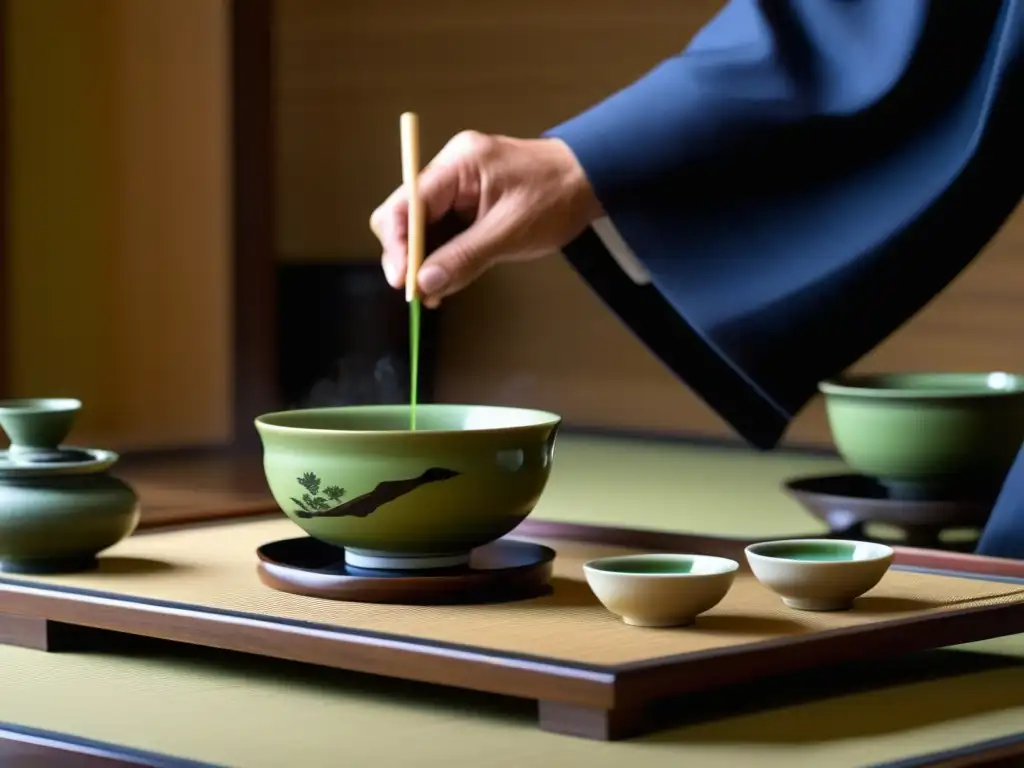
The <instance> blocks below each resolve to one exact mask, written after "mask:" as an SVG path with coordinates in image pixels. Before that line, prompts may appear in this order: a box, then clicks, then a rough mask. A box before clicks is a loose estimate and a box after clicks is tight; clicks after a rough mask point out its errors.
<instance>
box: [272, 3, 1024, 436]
mask: <svg viewBox="0 0 1024 768" xmlns="http://www.w3.org/2000/svg"><path fill="white" fill-rule="evenodd" d="M719 5H720V3H719V2H718V1H717V0H701V1H700V2H696V1H691V2H677V0H649V2H645V3H639V4H638V3H635V2H629V0H561V2H557V3H550V2H546V1H545V0H515V1H513V0H492V1H491V2H488V3H470V2H467V0H442V1H440V2H435V3H429V4H424V3H419V2H413V1H412V0H392V1H391V2H388V3H386V4H371V3H364V4H357V3H338V2H335V0H278V30H277V51H278V84H279V85H278V88H279V90H278V94H279V96H278V99H279V101H278V126H277V127H278V136H279V149H278V156H277V163H278V173H279V177H280V181H279V183H280V187H279V191H278V192H279V208H278V224H279V230H278V231H279V237H278V243H277V246H278V251H279V254H280V255H281V258H282V259H284V260H286V261H287V260H289V259H309V258H326V259H338V258H376V256H377V249H376V246H375V241H374V240H373V238H372V236H371V235H370V233H369V231H368V230H367V226H366V221H367V217H368V216H369V214H370V211H371V210H372V208H373V206H374V205H376V204H377V202H379V200H381V199H382V198H383V197H384V195H386V194H387V193H388V192H389V191H390V190H391V189H392V188H393V187H394V186H395V185H396V184H397V182H398V179H399V162H398V140H397V116H398V114H399V113H400V112H401V111H403V110H405V109H413V110H417V111H419V112H420V113H421V115H422V119H423V129H424V152H425V153H427V154H429V153H431V152H433V151H435V150H436V149H438V148H439V147H440V145H441V143H442V142H443V141H444V140H445V139H446V138H447V137H448V136H450V135H451V134H453V133H455V132H457V131H458V130H460V129H463V128H477V129H480V130H485V131H495V132H503V133H508V134H513V135H533V134H536V133H538V132H539V131H541V130H543V129H544V128H546V127H548V126H550V125H552V124H556V123H557V122H559V121H560V120H562V119H564V118H566V117H568V116H570V115H572V114H573V113H575V112H577V111H579V110H580V109H582V108H584V107H586V106H587V105H588V104H590V103H592V102H594V101H596V100H598V99H600V98H601V97H602V96H604V95H606V94H607V93H609V92H611V91H613V90H615V89H616V88H618V87H621V86H623V85H626V84H628V83H629V82H630V81H631V80H632V79H634V78H635V77H636V76H638V75H640V74H642V73H643V72H644V71H645V70H647V69H648V68H649V67H651V66H653V65H654V64H656V63H657V62H658V61H659V60H660V59H662V58H664V57H666V56H669V55H671V54H673V53H674V52H676V51H678V50H679V49H680V48H681V47H683V45H684V44H685V42H686V40H687V39H688V38H689V36H690V35H691V34H692V33H693V32H695V31H696V30H697V29H698V28H699V27H700V26H701V25H702V24H703V23H704V22H705V20H706V19H708V18H709V17H710V16H711V14H712V13H713V12H714V10H715V9H716V8H717V7H718V6H719ZM1022 250H1024V213H1020V212H1019V213H1018V214H1017V216H1016V217H1015V218H1014V220H1013V221H1012V222H1011V223H1010V224H1009V225H1008V226H1007V227H1006V229H1005V231H1004V232H1003V233H1002V234H1001V235H1000V237H999V238H998V239H997V240H996V241H995V242H994V243H993V244H992V246H991V247H990V248H989V249H988V252H987V253H986V254H985V256H984V257H983V258H982V259H980V260H979V261H978V262H977V263H976V264H975V265H974V266H973V267H972V268H971V269H970V270H969V271H968V272H967V273H966V274H965V275H964V276H963V277H962V278H961V279H960V280H959V281H958V282H957V283H956V284H955V285H954V286H953V287H952V288H951V289H950V290H949V291H947V292H946V293H945V294H944V295H943V296H942V297H940V298H939V299H938V300H936V301H935V302H934V303H933V304H932V305H931V306H930V307H929V308H927V309H926V310H925V311H924V312H923V313H922V314H921V315H920V316H919V317H917V318H915V319H914V320H913V321H912V322H911V323H909V324H908V325H907V326H906V327H905V328H904V329H902V330H901V331H900V332H898V333H897V334H896V335H895V336H894V337H893V338H892V339H890V340H889V341H888V342H887V343H885V344H884V345H883V346H882V347H881V348H880V349H878V350H876V351H875V352H874V353H873V354H872V355H871V356H869V358H867V359H866V360H864V361H862V362H861V364H860V365H859V366H858V367H859V368H865V369H911V368H944V369H960V370H967V369H979V368H981V369H990V368H1020V369H1024V334H1020V333H1017V332H1015V328H1016V327H1018V325H1017V324H1019V323H1020V322H1021V321H1022V317H1021V313H1024V309H1020V307H1021V306H1022V305H1024V253H1021V251H1022ZM438 399H442V400H448V401H473V402H503V403H514V404H520V405H532V406H538V407H546V408H552V409H554V410H557V411H559V412H561V413H562V414H564V415H565V416H566V418H567V419H568V420H569V421H570V422H574V423H577V424H586V425H590V426H605V427H616V428H626V429H638V430H664V431H669V432H695V433H702V434H707V435H714V436H725V435H728V431H727V430H726V428H725V427H724V426H723V425H722V423H721V422H720V421H719V420H718V418H717V417H716V416H715V415H714V414H712V413H711V412H710V411H708V409H707V408H705V407H704V406H703V405H702V404H701V403H700V402H699V401H698V400H697V399H696V398H695V397H694V396H693V395H691V394H690V393H689V392H688V390H686V388H685V387H683V386H681V385H680V384H679V383H678V382H677V381H676V380H675V379H674V378H673V377H672V376H671V375H670V374H669V373H667V372H666V371H665V370H664V368H663V367H662V366H661V364H660V363H659V362H658V361H657V360H656V359H655V358H653V357H652V356H651V355H650V354H649V353H648V352H647V351H646V350H645V349H644V348H643V347H642V346H641V345H640V344H639V343H638V342H636V341H635V340H634V339H633V338H632V336H631V335H630V333H629V332H628V331H626V330H625V329H623V328H622V327H621V326H620V325H619V323H618V322H617V320H616V319H615V318H614V317H612V316H611V315H610V314H609V313H608V312H607V311H606V310H605V309H604V308H603V306H602V305H601V303H600V302H599V301H598V300H597V299H596V298H595V297H594V296H593V295H592V294H591V293H590V292H589V289H588V288H587V287H586V286H585V285H583V284H582V283H581V282H580V281H579V279H578V278H577V277H576V276H575V274H574V273H573V272H572V271H571V270H570V269H569V267H568V266H566V265H565V264H564V263H562V262H561V261H559V260H558V259H556V258H552V259H549V260H546V261H543V262H539V263H536V264H532V265H527V266H512V267H502V268H499V269H497V270H495V271H494V272H493V273H492V274H490V275H489V276H487V277H486V278H485V279H484V280H482V281H481V282H480V283H479V284H478V285H476V286H474V287H472V288H471V289H469V290H468V291H467V292H465V294H463V295H461V296H459V297H457V298H456V299H453V300H452V301H451V302H450V303H449V304H448V305H447V307H446V316H445V318H444V322H443V344H442V360H441V378H440V381H439V393H438ZM790 439H791V440H793V441H796V442H819V443H820V442H827V441H828V432H827V427H826V426H825V423H824V420H823V417H822V413H821V410H820V407H819V405H818V404H814V405H812V406H811V407H810V408H808V410H807V412H806V413H805V414H802V415H801V417H800V418H799V419H798V421H797V423H796V424H795V425H794V427H793V429H792V430H791V433H790Z"/></svg>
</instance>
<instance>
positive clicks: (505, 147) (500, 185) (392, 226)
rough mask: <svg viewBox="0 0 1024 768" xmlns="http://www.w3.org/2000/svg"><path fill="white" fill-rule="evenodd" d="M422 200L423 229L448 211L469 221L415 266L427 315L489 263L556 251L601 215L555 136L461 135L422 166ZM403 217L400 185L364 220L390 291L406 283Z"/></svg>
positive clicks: (405, 205) (577, 167)
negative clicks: (378, 246) (376, 245)
mask: <svg viewBox="0 0 1024 768" xmlns="http://www.w3.org/2000/svg"><path fill="white" fill-rule="evenodd" d="M420 196H421V197H422V198H423V205H424V208H425V215H426V220H427V224H428V227H429V225H430V224H431V223H432V222H438V221H440V220H442V219H443V218H445V217H448V216H451V215H452V214H454V215H456V216H458V217H459V218H460V219H462V220H463V221H464V222H466V223H467V224H468V226H467V228H466V229H464V230H463V231H462V232H460V233H459V234H457V235H455V236H454V237H453V238H452V239H450V240H449V241H448V242H446V243H444V244H442V245H440V246H439V247H438V248H437V249H436V250H434V251H433V252H432V253H430V254H428V255H427V256H426V259H425V260H424V262H423V264H422V265H421V266H420V269H419V272H418V277H417V288H418V289H419V293H420V297H421V299H422V300H423V303H424V305H425V306H427V307H431V308H433V307H437V306H438V304H440V302H441V300H442V299H443V298H445V297H446V296H450V295H452V294H453V293H455V292H457V291H460V290H462V289H463V288H465V287H466V286H467V285H469V284H470V283H472V282H473V281H474V280H476V279H477V278H478V277H480V275H482V274H483V273H484V272H485V271H486V270H487V269H488V268H490V267H491V266H493V265H494V264H497V263H499V262H505V261H526V260H530V259H536V258H539V257H541V256H545V255H548V254H550V253H553V252H555V251H557V250H558V249H560V248H561V247H562V246H564V245H565V244H567V243H568V242H570V241H571V240H573V239H574V238H575V237H576V236H577V235H579V234H580V233H581V232H582V231H583V230H584V229H585V228H586V227H587V226H588V225H589V224H590V223H591V222H593V221H594V220H595V219H598V218H600V217H601V216H602V215H603V213H602V210H601V205H600V203H599V202H598V201H597V199H596V197H595V196H594V192H593V190H592V189H591V187H590V183H589V182H588V181H587V177H586V174H585V173H584V172H583V169H582V168H581V167H580V164H579V163H578V162H577V161H576V157H575V155H573V153H572V150H570V149H569V147H568V146H567V145H566V144H564V143H563V142H562V141H560V140H558V139H514V138H509V137H506V136H488V135H485V134H480V133H475V132H472V131H467V132H464V133H460V134H458V135H457V136H455V138H453V139H452V140H451V141H449V142H448V144H447V145H446V146H445V147H444V149H442V150H441V151H440V152H439V153H438V154H437V156H436V157H435V158H434V159H433V160H432V161H431V162H430V164H429V165H428V166H427V167H426V168H424V169H423V172H422V173H421V174H420ZM408 210H409V208H408V199H407V197H406V195H405V190H404V189H403V188H399V189H397V190H395V192H393V193H392V194H391V196H390V197H389V198H388V199H387V200H385V201H384V203H382V204H381V206H380V207H379V208H377V210H376V211H374V212H373V216H371V217H370V228H371V229H372V230H373V231H374V233H375V234H376V235H377V238H378V239H379V240H380V243H381V246H382V247H383V249H384V253H383V255H382V256H381V266H382V267H383V269H384V274H385V276H386V277H387V280H388V283H390V284H391V285H392V286H393V287H394V288H401V287H402V286H403V285H404V284H405V270H406V256H407V254H406V251H407V247H408V246H407V242H406V232H407V225H408V219H407V217H408Z"/></svg>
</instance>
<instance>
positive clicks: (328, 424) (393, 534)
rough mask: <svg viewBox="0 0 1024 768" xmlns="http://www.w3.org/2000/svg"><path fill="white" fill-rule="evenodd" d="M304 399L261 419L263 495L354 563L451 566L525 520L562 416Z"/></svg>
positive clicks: (537, 493)
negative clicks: (334, 404) (312, 403)
mask: <svg viewBox="0 0 1024 768" xmlns="http://www.w3.org/2000/svg"><path fill="white" fill-rule="evenodd" d="M416 419H417V429H416V430H415V431H410V430H409V407H408V406H404V405H371V406H352V407H340V408H311V409H304V410H295V411H282V412H279V413H270V414H265V415H263V416H260V417H259V418H257V419H256V429H257V431H258V432H259V435H260V439H261V440H262V442H263V467H264V470H265V473H266V477H267V483H268V485H269V486H270V491H271V493H272V494H273V496H274V499H275V500H276V501H277V503H278V504H279V505H280V507H281V509H282V510H283V511H284V513H285V514H286V515H288V517H289V518H290V519H291V520H292V521H293V522H295V524H296V525H298V526H299V527H300V528H302V529H303V530H304V531H305V532H306V533H308V534H309V535H310V536H312V537H314V538H316V539H319V540H320V541H324V542H326V543H328V544H332V545H335V546H338V547H343V548H344V549H345V559H346V563H347V564H348V565H350V566H353V567H359V568H374V569H387V570H417V569H429V568H447V567H453V566H459V565H463V564H465V563H467V562H468V561H469V554H470V552H471V550H473V549H475V548H476V547H480V546H483V545H484V544H488V543H490V542H492V541H494V540H495V539H498V538H501V537H502V536H504V535H505V534H506V533H508V532H509V531H511V530H512V529H513V528H515V527H516V526H517V525H519V523H521V522H522V521H523V520H524V519H526V517H527V515H529V514H530V512H531V511H533V508H534V506H535V505H536V504H537V501H538V500H539V499H540V496H541V493H542V492H543V490H544V487H545V485H546V484H547V481H548V477H549V476H550V474H551V462H552V458H553V455H554V445H555V437H556V434H557V432H558V428H559V425H560V423H561V417H559V416H557V415H555V414H553V413H547V412H545V411H535V410H529V409H522V408H505V407H497V406H478V405H433V404H428V405H419V406H417V409H416Z"/></svg>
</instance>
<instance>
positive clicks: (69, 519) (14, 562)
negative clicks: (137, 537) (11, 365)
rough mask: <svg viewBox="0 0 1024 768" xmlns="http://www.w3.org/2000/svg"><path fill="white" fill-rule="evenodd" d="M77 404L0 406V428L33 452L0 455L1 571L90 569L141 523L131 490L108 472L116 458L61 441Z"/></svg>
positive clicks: (48, 402) (4, 403)
mask: <svg viewBox="0 0 1024 768" xmlns="http://www.w3.org/2000/svg"><path fill="white" fill-rule="evenodd" d="M69 403H70V404H71V405H69ZM79 406H80V403H77V401H69V400H66V399H61V400H45V399H41V400H31V401H29V400H18V401H0V424H2V425H3V426H4V428H5V429H8V428H10V431H11V433H13V436H16V439H18V440H19V442H18V443H16V444H15V445H19V446H22V447H26V445H27V446H28V447H29V448H30V449H31V450H26V451H20V452H19V451H13V450H10V451H3V452H0V572H3V573H25V574H42V573H66V572H72V571H79V570H84V569H88V568H91V567H94V566H95V565H96V556H97V554H99V553H100V552H102V551H104V550H106V549H108V548H110V547H111V546H113V545H114V544H116V543H117V542H119V541H121V540H122V539H124V538H125V537H127V536H129V535H131V533H132V532H133V531H134V530H135V527H136V526H137V525H138V522H139V505H138V498H137V496H136V494H135V492H134V491H133V490H132V488H131V487H130V486H129V485H127V484H126V483H124V482H123V481H121V480H119V479H118V478H116V477H113V476H112V475H110V474H108V470H109V469H110V468H111V467H112V466H113V465H114V464H115V463H116V461H117V459H118V456H117V454H116V453H113V452H112V451H103V450H96V449H80V448H68V447H63V446H60V444H59V442H60V441H61V440H63V439H64V437H65V436H66V434H67V432H68V431H69V430H70V428H71V426H72V423H73V419H74V413H75V412H77V410H78V407H79ZM69 411H70V415H69V413H68V412H69ZM57 413H59V414H60V416H59V417H56V416H54V414H57ZM36 415H38V417H39V419H40V423H39V425H38V426H37V425H34V424H33V423H32V420H33V417H34V416H36ZM12 420H13V423H14V424H16V426H15V427H14V428H11V424H12ZM58 423H59V425H60V426H59V427H58V426H55V425H57V424H58Z"/></svg>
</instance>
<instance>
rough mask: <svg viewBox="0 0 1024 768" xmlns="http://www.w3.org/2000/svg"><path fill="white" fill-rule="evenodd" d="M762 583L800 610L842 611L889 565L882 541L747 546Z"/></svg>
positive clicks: (890, 552) (890, 556)
mask: <svg viewBox="0 0 1024 768" xmlns="http://www.w3.org/2000/svg"><path fill="white" fill-rule="evenodd" d="M745 551H746V555H747V562H748V563H749V564H750V570H751V571H753V573H754V576H755V577H756V578H757V580H758V581H759V582H761V584H763V585H764V586H766V587H767V588H768V589H770V590H771V591H772V592H775V593H776V594H777V595H779V596H780V597H781V598H782V602H783V603H785V604H786V605H788V606H789V607H790V608H796V609H797V610H801V611H843V610H847V609H849V608H852V607H853V601H854V600H856V599H857V598H858V597H860V596H861V595H863V594H864V593H865V592H867V591H868V590H869V589H872V588H873V587H874V586H875V585H877V584H878V582H879V581H881V580H882V577H883V576H884V575H885V572H886V571H888V570H889V566H890V565H892V559H893V550H892V547H887V546H885V545H884V544H873V543H870V542H864V541H842V540H838V539H788V540H784V541H766V542H762V543H760V544H752V545H750V546H749V547H747V548H746V550H745Z"/></svg>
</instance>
